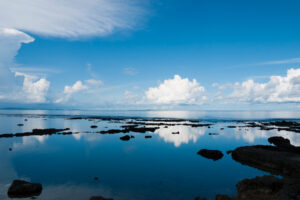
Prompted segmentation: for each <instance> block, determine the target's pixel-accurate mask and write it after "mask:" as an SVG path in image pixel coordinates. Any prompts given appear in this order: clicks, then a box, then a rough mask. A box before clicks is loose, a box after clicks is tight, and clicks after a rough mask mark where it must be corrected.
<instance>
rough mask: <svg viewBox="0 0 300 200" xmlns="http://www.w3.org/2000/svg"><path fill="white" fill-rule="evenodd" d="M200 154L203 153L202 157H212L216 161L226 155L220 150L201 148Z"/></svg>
mask: <svg viewBox="0 0 300 200" xmlns="http://www.w3.org/2000/svg"><path fill="white" fill-rule="evenodd" d="M198 155H201V156H202V157H205V158H208V159H212V160H214V161H216V160H219V159H221V158H222V157H223V156H224V155H223V153H222V152H221V151H219V150H208V149H201V150H200V151H198Z"/></svg>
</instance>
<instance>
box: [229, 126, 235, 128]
mask: <svg viewBox="0 0 300 200" xmlns="http://www.w3.org/2000/svg"><path fill="white" fill-rule="evenodd" d="M236 127H237V126H227V128H236Z"/></svg>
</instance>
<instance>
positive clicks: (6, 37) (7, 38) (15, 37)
mask: <svg viewBox="0 0 300 200" xmlns="http://www.w3.org/2000/svg"><path fill="white" fill-rule="evenodd" d="M33 41H34V39H33V38H32V37H30V36H29V35H27V34H26V33H23V32H21V31H18V30H16V29H9V28H0V89H1V91H0V93H1V92H3V93H6V92H8V91H11V90H12V87H13V82H14V74H13V73H11V71H10V70H9V68H10V67H13V65H14V57H15V56H16V55H17V53H18V51H19V49H20V47H21V45H22V44H23V43H30V42H33Z"/></svg>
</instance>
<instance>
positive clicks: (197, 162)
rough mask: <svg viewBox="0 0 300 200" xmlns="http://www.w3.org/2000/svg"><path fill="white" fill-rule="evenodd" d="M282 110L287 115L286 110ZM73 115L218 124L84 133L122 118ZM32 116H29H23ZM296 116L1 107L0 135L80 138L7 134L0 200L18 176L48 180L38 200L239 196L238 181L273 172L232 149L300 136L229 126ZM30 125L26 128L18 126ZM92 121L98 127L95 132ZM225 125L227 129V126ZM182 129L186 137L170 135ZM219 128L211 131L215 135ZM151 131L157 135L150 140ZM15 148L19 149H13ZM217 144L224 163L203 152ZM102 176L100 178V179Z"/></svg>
mask: <svg viewBox="0 0 300 200" xmlns="http://www.w3.org/2000/svg"><path fill="white" fill-rule="evenodd" d="M280 113H281V114H280ZM74 115H101V116H122V117H146V118H151V117H167V118H184V119H200V120H203V122H209V123H212V122H213V124H214V125H213V126H212V127H211V128H210V129H208V128H207V127H198V128H192V127H188V126H180V125H178V126H169V127H168V128H164V127H162V128H160V129H159V130H157V131H155V132H154V133H145V134H141V133H132V135H134V136H135V138H134V139H131V140H130V141H121V140H120V139H119V138H120V137H121V136H122V135H123V134H113V135H111V134H107V135H101V134H97V133H85V132H87V131H88V132H91V131H101V130H107V129H110V128H119V127H120V126H121V125H124V123H123V122H121V123H118V122H110V121H101V120H87V119H82V120H68V118H70V117H71V116H74ZM25 118H26V119H28V121H24V119H25ZM282 118H285V119H297V118H300V116H299V113H297V112H283V111H282V112H267V111H260V112H230V111H226V112H218V111H214V112H212V111H210V112H200V111H79V110H73V111H65V110H52V111H42V110H0V133H1V134H2V133H17V132H26V131H31V130H32V129H35V128H70V129H71V131H72V132H79V133H78V134H74V135H52V136H29V137H19V138H0V151H1V152H2V153H1V157H0V171H1V174H0V199H8V197H7V195H6V192H7V189H8V187H9V185H10V183H11V182H12V181H13V180H14V179H23V180H27V181H31V182H38V183H41V184H42V185H43V191H42V194H41V195H40V196H39V197H37V199H43V200H52V199H53V200H54V199H58V200H59V199H73V200H77V199H78V200H82V199H89V198H90V197H91V196H103V197H106V198H113V199H114V200H150V199H151V200H153V199H156V200H160V199H162V200H163V199H164V200H167V199H172V200H173V199H178V200H188V199H191V200H193V199H194V198H195V197H196V196H200V197H206V198H209V199H214V196H215V195H216V194H220V193H221V194H228V195H234V194H235V193H236V189H235V185H236V183H237V182H238V181H240V180H242V179H244V178H252V177H255V176H261V175H263V174H267V173H265V172H262V171H259V170H257V169H254V168H251V167H248V166H244V165H241V164H240V163H237V162H235V161H233V160H232V158H231V156H230V155H227V154H226V153H225V152H226V151H227V150H233V149H234V148H236V147H239V146H244V145H254V144H267V138H268V137H270V136H273V135H283V136H284V137H286V138H289V139H290V140H291V143H292V144H294V145H300V135H299V134H297V133H293V132H288V131H280V132H278V131H276V130H270V131H265V130H264V131H263V130H259V129H257V128H247V129H248V130H246V128H234V129H232V128H231V129H230V128H227V126H228V125H237V124H239V122H237V121H234V119H235V120H239V119H243V120H253V119H260V120H262V119H268V120H269V119H282ZM19 123H23V124H24V126H22V127H19V126H17V124H19ZM91 125H97V126H98V128H97V129H96V130H94V129H91V128H90V126H91ZM220 128H224V130H220ZM175 131H179V132H180V134H179V135H174V134H171V133H172V132H175ZM211 132H213V133H219V135H217V136H211V135H209V134H208V133H211ZM145 135H152V138H151V139H145V137H144V136H145ZM9 148H12V149H13V150H12V151H8V149H9ZM202 148H207V149H217V150H221V151H222V152H223V153H224V157H223V158H222V159H221V160H218V161H212V160H208V159H205V158H203V157H201V156H199V155H197V152H198V151H199V150H200V149H202ZM94 177H98V178H99V180H94Z"/></svg>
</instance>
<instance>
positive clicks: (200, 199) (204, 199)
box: [194, 197, 207, 200]
mask: <svg viewBox="0 0 300 200" xmlns="http://www.w3.org/2000/svg"><path fill="white" fill-rule="evenodd" d="M194 200H207V199H206V198H201V197H196V198H195V199H194Z"/></svg>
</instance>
